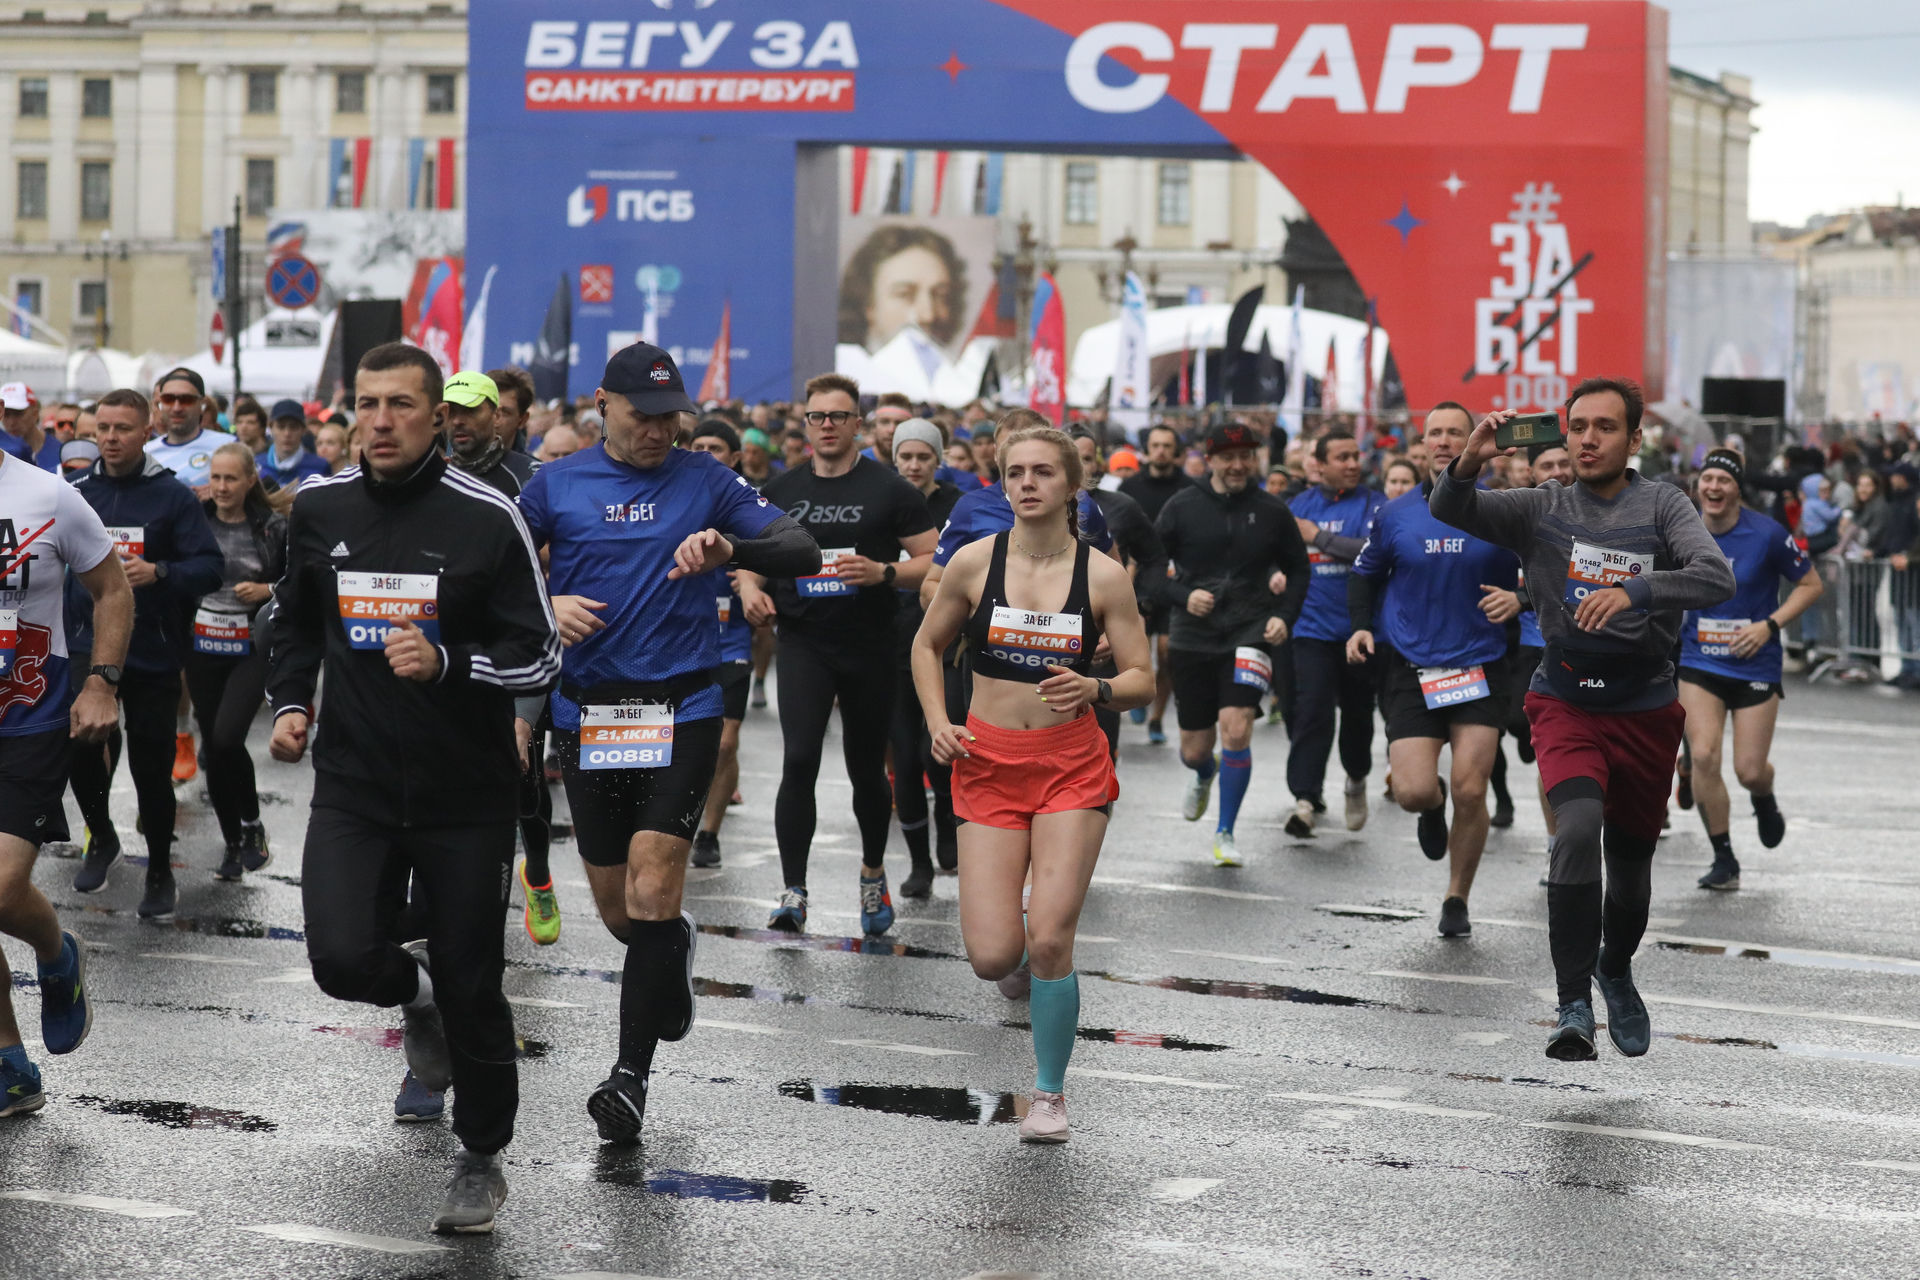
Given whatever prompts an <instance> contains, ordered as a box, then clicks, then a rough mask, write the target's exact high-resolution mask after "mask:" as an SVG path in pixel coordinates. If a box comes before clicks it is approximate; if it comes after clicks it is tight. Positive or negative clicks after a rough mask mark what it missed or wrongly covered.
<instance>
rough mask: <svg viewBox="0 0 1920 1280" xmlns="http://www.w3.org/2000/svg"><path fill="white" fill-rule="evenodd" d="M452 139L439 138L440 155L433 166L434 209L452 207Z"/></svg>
mask: <svg viewBox="0 0 1920 1280" xmlns="http://www.w3.org/2000/svg"><path fill="white" fill-rule="evenodd" d="M453 149H454V140H453V139H452V138H442V139H440V155H439V159H438V162H437V163H436V164H435V165H434V166H433V185H434V188H435V190H434V193H433V207H434V208H436V209H451V208H453V175H454V153H453Z"/></svg>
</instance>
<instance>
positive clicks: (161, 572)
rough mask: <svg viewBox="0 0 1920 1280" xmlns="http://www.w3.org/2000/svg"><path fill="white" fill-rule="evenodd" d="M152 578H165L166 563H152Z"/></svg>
mask: <svg viewBox="0 0 1920 1280" xmlns="http://www.w3.org/2000/svg"><path fill="white" fill-rule="evenodd" d="M153 576H154V577H156V578H160V579H163V580H164V579H165V578H166V576H167V562H166V561H165V560H156V561H154V563H153Z"/></svg>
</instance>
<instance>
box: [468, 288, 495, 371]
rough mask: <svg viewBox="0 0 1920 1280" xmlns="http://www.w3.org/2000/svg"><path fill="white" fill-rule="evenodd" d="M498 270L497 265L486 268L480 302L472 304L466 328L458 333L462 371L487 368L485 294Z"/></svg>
mask: <svg viewBox="0 0 1920 1280" xmlns="http://www.w3.org/2000/svg"><path fill="white" fill-rule="evenodd" d="M498 270H500V267H499V264H497V263H496V264H495V265H493V266H491V267H488V268H487V274H486V278H485V279H484V280H482V281H481V282H480V300H479V301H478V302H476V303H474V304H473V311H472V313H471V314H470V315H468V316H467V327H466V328H465V329H463V330H461V332H460V367H461V368H462V369H484V368H486V367H487V293H488V292H489V291H490V290H491V289H492V288H493V276H494V273H495V272H497V271H498Z"/></svg>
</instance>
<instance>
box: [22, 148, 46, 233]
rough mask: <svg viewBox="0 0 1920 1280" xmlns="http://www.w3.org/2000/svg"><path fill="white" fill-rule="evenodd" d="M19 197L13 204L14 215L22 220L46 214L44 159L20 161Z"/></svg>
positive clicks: (32, 219) (34, 218)
mask: <svg viewBox="0 0 1920 1280" xmlns="http://www.w3.org/2000/svg"><path fill="white" fill-rule="evenodd" d="M19 192H20V198H19V201H18V203H17V204H16V205H15V206H14V216H15V217H17V218H20V219H22V220H24V221H35V220H38V219H41V218H44V217H46V216H47V162H46V161H45V160H22V161H21V162H20V186H19Z"/></svg>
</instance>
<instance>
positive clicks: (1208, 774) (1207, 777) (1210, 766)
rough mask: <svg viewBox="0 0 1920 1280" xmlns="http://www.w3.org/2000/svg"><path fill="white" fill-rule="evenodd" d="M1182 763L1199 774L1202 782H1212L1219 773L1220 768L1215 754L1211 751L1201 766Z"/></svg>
mask: <svg viewBox="0 0 1920 1280" xmlns="http://www.w3.org/2000/svg"><path fill="white" fill-rule="evenodd" d="M1182 763H1184V764H1186V765H1187V768H1189V769H1191V770H1193V771H1194V772H1195V773H1197V774H1199V775H1200V781H1202V782H1212V781H1213V775H1214V774H1215V773H1217V772H1218V771H1219V766H1218V765H1217V764H1216V763H1215V761H1214V758H1213V752H1211V751H1209V752H1207V758H1206V759H1205V760H1202V761H1201V762H1200V763H1199V764H1192V763H1189V762H1186V761H1182Z"/></svg>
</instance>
